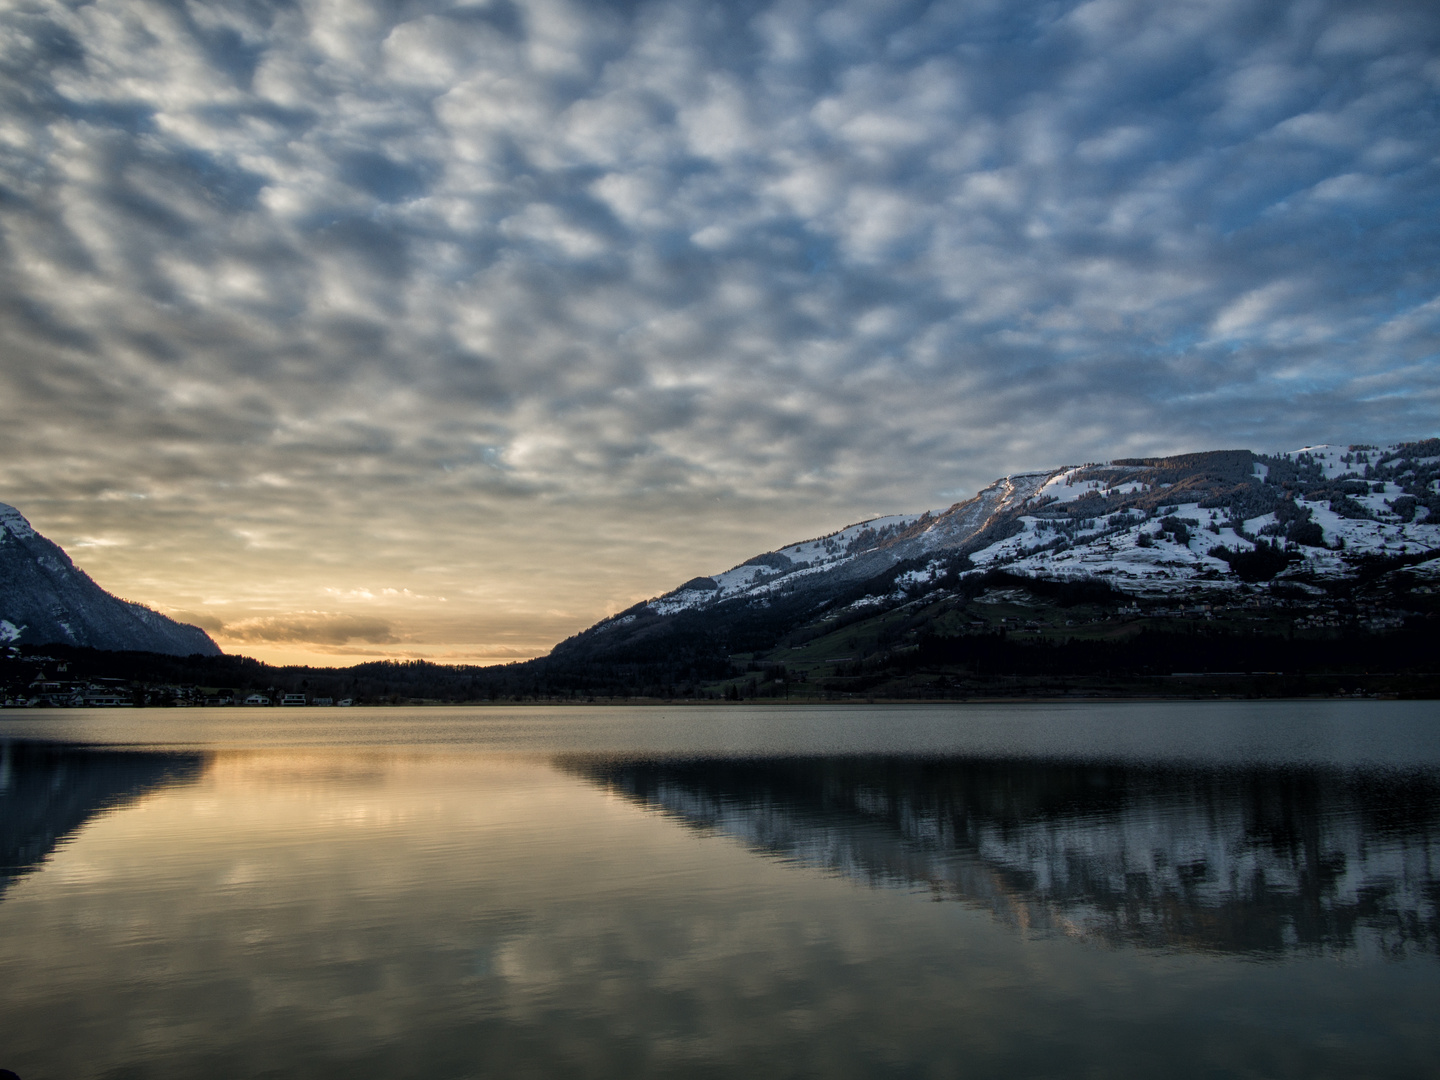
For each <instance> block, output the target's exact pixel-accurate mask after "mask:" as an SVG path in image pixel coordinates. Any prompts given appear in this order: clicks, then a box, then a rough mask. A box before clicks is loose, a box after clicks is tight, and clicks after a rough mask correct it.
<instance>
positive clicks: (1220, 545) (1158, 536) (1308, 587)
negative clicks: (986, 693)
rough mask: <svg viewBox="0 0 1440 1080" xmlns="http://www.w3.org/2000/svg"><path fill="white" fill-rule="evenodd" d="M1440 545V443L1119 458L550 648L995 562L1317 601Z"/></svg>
mask: <svg viewBox="0 0 1440 1080" xmlns="http://www.w3.org/2000/svg"><path fill="white" fill-rule="evenodd" d="M1437 557H1440V439H1430V440H1426V441H1424V442H1418V443H1403V444H1396V445H1391V446H1368V445H1358V444H1357V445H1349V446H1330V445H1325V446H1308V447H1304V448H1303V449H1300V450H1296V451H1291V452H1287V453H1280V454H1272V455H1263V454H1256V453H1252V452H1251V451H1249V450H1220V451H1210V452H1206V453H1196V454H1185V455H1180V456H1177V457H1169V458H1121V459H1117V460H1114V461H1109V462H1102V463H1090V464H1083V465H1065V466H1059V467H1056V468H1053V469H1048V470H1045V471H1042V472H1031V473H1021V474H1017V475H1012V476H1007V477H1004V478H1003V479H1000V480H997V481H995V482H994V483H993V484H991V485H989V486H988V487H986V488H985V489H984V490H982V491H980V492H978V493H977V494H976V495H975V496H974V497H973V498H971V499H967V500H965V501H964V502H959V503H956V504H954V505H953V506H950V507H948V508H946V509H943V510H933V511H926V512H924V513H919V514H902V515H897V516H893V517H881V518H875V519H872V520H869V521H863V522H859V523H857V524H854V525H851V526H848V527H847V528H844V529H841V530H839V531H837V532H833V533H829V534H827V535H824V536H820V537H816V538H814V539H809V540H803V541H800V542H799V543H794V544H788V545H786V546H784V547H781V548H778V549H776V550H774V551H769V552H765V553H764V554H761V555H757V556H755V557H753V558H750V559H747V560H746V561H745V562H743V563H741V564H740V565H738V566H735V567H732V568H731V569H729V570H726V571H724V572H723V573H718V574H714V575H712V576H709V577H699V578H694V579H692V580H690V581H687V582H685V583H684V584H683V585H681V586H680V587H679V588H677V589H675V590H673V591H671V592H668V593H666V594H664V595H663V596H659V597H656V598H654V599H652V600H649V601H646V602H645V603H643V604H639V605H637V606H635V607H633V608H630V609H629V610H627V611H624V612H621V613H619V614H618V615H615V616H612V617H611V618H609V619H606V620H604V621H602V622H600V623H598V624H596V625H595V626H594V627H592V628H591V629H590V630H587V631H586V632H585V633H584V634H582V635H579V637H577V638H572V639H571V640H570V641H569V642H566V643H563V644H562V645H561V646H560V648H558V649H557V654H563V653H565V652H566V651H570V650H574V649H577V648H581V649H583V648H584V647H585V645H586V644H587V643H594V644H597V645H598V644H599V642H598V638H599V637H601V636H603V635H607V634H608V635H613V637H614V638H615V639H617V640H619V639H627V638H631V639H633V638H634V637H635V636H636V635H637V634H641V633H643V634H648V635H651V636H654V634H655V632H656V630H657V629H658V627H657V620H659V622H660V623H664V622H666V621H667V620H669V619H671V618H674V617H678V616H682V615H694V614H705V613H713V614H714V615H715V616H716V617H717V618H721V619H723V618H724V617H726V613H731V614H732V615H733V613H734V612H735V611H736V610H737V609H743V608H749V609H754V608H766V607H771V606H776V607H777V608H778V607H784V608H785V609H786V610H787V612H789V613H791V614H793V616H794V617H796V618H797V619H798V618H802V617H806V618H814V617H817V616H819V615H821V614H822V613H824V612H827V611H828V612H829V613H832V614H833V613H835V612H840V611H845V610H851V609H863V608H865V607H867V606H868V607H873V608H875V609H877V610H883V609H885V608H886V607H894V606H898V605H902V604H910V603H915V602H917V601H918V600H920V599H923V598H927V597H930V598H934V597H939V596H943V595H944V594H945V593H946V591H947V590H955V589H956V588H957V587H962V586H963V584H964V583H965V581H966V580H967V579H971V578H979V577H982V576H984V575H986V574H988V573H992V572H994V571H1004V572H1006V573H1008V574H1011V575H1014V576H1018V577H1022V578H1030V579H1037V580H1049V581H1068V582H1075V581H1093V582H1101V583H1104V584H1105V585H1106V586H1108V587H1109V588H1110V589H1113V590H1115V591H1117V592H1119V593H1123V594H1128V595H1130V596H1132V597H1135V598H1137V599H1141V598H1150V599H1156V598H1160V597H1166V596H1171V597H1179V596H1187V597H1191V598H1194V597H1196V596H1197V595H1198V594H1206V595H1210V596H1212V597H1213V596H1214V595H1215V594H1219V595H1222V596H1223V595H1224V594H1227V593H1233V592H1236V591H1242V590H1243V591H1245V592H1247V593H1254V592H1257V591H1258V592H1260V593H1267V592H1271V591H1274V590H1277V589H1278V590H1281V591H1285V590H1288V591H1289V592H1290V593H1292V594H1293V593H1295V592H1297V591H1298V592H1300V593H1302V594H1303V593H1306V592H1309V593H1312V594H1313V595H1317V596H1318V595H1321V594H1322V593H1323V591H1324V588H1325V586H1326V584H1327V583H1334V582H1340V581H1344V580H1347V579H1348V580H1354V579H1356V578H1357V577H1359V576H1362V575H1370V576H1373V575H1374V574H1375V573H1376V572H1377V570H1380V569H1384V570H1395V569H1399V568H1404V569H1405V570H1406V572H1407V573H1409V574H1411V575H1412V576H1414V577H1418V578H1429V577H1434V578H1437V580H1440V558H1437ZM692 621H693V620H692ZM707 621H709V622H711V623H713V622H714V620H713V619H712V620H707ZM606 648H607V649H608V648H609V647H608V646H607V647H606Z"/></svg>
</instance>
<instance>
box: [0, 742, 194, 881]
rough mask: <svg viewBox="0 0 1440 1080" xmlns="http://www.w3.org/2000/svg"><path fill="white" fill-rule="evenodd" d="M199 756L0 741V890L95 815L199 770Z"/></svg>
mask: <svg viewBox="0 0 1440 1080" xmlns="http://www.w3.org/2000/svg"><path fill="white" fill-rule="evenodd" d="M204 761H205V757H204V755H203V754H197V753H175V752H165V753H156V752H117V751H115V750H104V749H97V748H91V747H83V746H66V745H64V744H61V743H37V742H28V741H14V740H0V895H3V893H4V891H5V890H6V889H7V888H9V887H10V886H11V885H12V884H13V883H14V882H15V881H16V879H18V878H20V877H22V876H24V875H25V874H27V873H29V872H31V871H32V870H35V869H37V868H38V867H39V866H41V865H42V864H43V863H44V861H45V859H46V857H47V856H49V855H50V853H51V852H53V851H54V850H55V849H56V848H57V847H59V846H60V845H61V844H63V843H64V842H65V841H66V840H67V839H68V838H70V837H72V836H74V835H75V834H76V833H78V832H79V831H80V829H81V828H82V827H83V826H84V825H85V824H86V823H88V822H89V821H90V820H91V819H93V818H95V817H97V816H98V815H100V814H103V813H107V812H109V811H112V810H116V809H119V808H120V807H123V806H126V805H128V804H130V803H132V802H134V801H135V800H136V799H138V798H140V797H141V796H143V795H145V794H146V793H148V792H151V791H154V790H156V789H158V788H161V787H165V786H167V785H170V784H174V783H183V782H186V781H190V780H194V779H195V778H196V777H198V776H199V775H200V772H201V769H202V768H203V766H204Z"/></svg>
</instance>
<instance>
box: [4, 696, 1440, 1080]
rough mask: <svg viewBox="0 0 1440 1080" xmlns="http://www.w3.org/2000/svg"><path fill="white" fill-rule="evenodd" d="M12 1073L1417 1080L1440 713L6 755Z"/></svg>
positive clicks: (302, 734)
mask: <svg viewBox="0 0 1440 1080" xmlns="http://www.w3.org/2000/svg"><path fill="white" fill-rule="evenodd" d="M0 843H3V847H4V852H3V865H0V975H3V978H0V1067H5V1068H10V1069H13V1070H14V1071H15V1072H17V1073H18V1074H19V1075H20V1077H21V1078H22V1080H62V1078H63V1080H80V1078H87V1077H94V1078H107V1080H131V1078H134V1080H140V1078H152V1077H153V1078H172V1077H223V1078H250V1077H290V1078H293V1077H335V1078H339V1077H346V1078H353V1077H357V1076H384V1077H414V1078H422V1077H423V1078H425V1080H443V1078H452V1077H453V1078H461V1077H489V1076H505V1077H652V1076H653V1077H659V1076H666V1077H669V1076H675V1077H680V1076H684V1077H742V1076H744V1077H801V1076H823V1077H842V1078H843V1077H872V1076H874V1077H878V1076H884V1077H895V1076H900V1077H911V1076H913V1077H927V1078H930V1077H934V1078H942V1077H1006V1078H1010V1077H1052V1076H1053V1077H1076V1076H1096V1077H1099V1076H1104V1077H1117V1076H1118V1077H1141V1076H1145V1077H1149V1076H1156V1077H1160V1076H1164V1077H1192V1076H1193V1077H1220V1076H1236V1077H1307V1078H1310V1077H1332V1076H1333V1077H1346V1078H1351V1077H1361V1076H1363V1077H1419V1076H1434V1075H1435V1074H1436V1071H1437V1068H1440V1066H1437V1062H1440V707H1437V705H1436V703H1432V702H1414V703H1412V702H1358V701H1357V702H1325V703H1320V702H1315V703H1308V702H1307V703H1291V702H1257V703H1164V704H1147V703H1126V704H1118V705H1110V704H1073V705H1072V704H1057V705H1004V706H981V705H952V706H892V707H885V706H847V707H835V708H827V707H774V708H757V707H751V706H748V705H739V706H728V707H722V706H677V707H673V708H660V707H644V708H626V707H620V706H591V707H580V708H549V707H520V706H516V707H492V708H481V709H460V708H454V709H450V708H436V709H416V710H405V709H313V708H312V709H303V710H302V709H250V710H245V709H234V710H231V709H213V710H197V709H189V710H110V711H90V712H87V711H83V710H65V711H53V712H50V711H41V710H11V711H5V712H0Z"/></svg>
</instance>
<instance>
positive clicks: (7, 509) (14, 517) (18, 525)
mask: <svg viewBox="0 0 1440 1080" xmlns="http://www.w3.org/2000/svg"><path fill="white" fill-rule="evenodd" d="M0 529H4V530H5V531H6V532H8V533H10V534H11V535H12V536H14V537H16V538H17V539H20V540H28V539H30V538H31V537H32V536H34V535H35V530H34V529H32V528H31V527H30V522H28V521H26V520H25V515H24V514H22V513H20V511H19V510H16V509H15V507H13V506H9V505H7V504H6V503H0Z"/></svg>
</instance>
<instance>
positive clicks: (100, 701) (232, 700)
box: [0, 678, 355, 709]
mask: <svg viewBox="0 0 1440 1080" xmlns="http://www.w3.org/2000/svg"><path fill="white" fill-rule="evenodd" d="M354 704H355V700H354V699H353V698H341V699H340V700H339V701H336V700H335V699H334V698H331V697H318V696H317V697H310V696H309V695H307V694H286V693H278V692H276V691H275V690H274V689H273V688H272V689H270V690H266V691H265V692H263V693H260V692H255V693H247V692H246V691H243V690H234V689H228V688H225V687H211V686H184V685H159V686H135V685H133V684H132V683H130V682H129V681H128V680H125V679H88V680H80V681H69V680H65V679H46V678H39V679H35V680H34V681H33V682H31V683H30V684H29V685H28V686H26V687H25V688H24V689H23V690H19V691H18V692H17V691H15V690H11V691H10V692H9V693H6V694H5V695H4V698H3V700H0V707H3V708H7V709H24V708H75V709H113V708H128V707H132V706H136V705H151V706H154V705H163V706H173V707H177V708H193V707H197V706H201V707H203V706H211V707H225V706H244V705H249V706H276V705H278V706H313V705H318V706H336V707H344V706H352V705H354Z"/></svg>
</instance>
